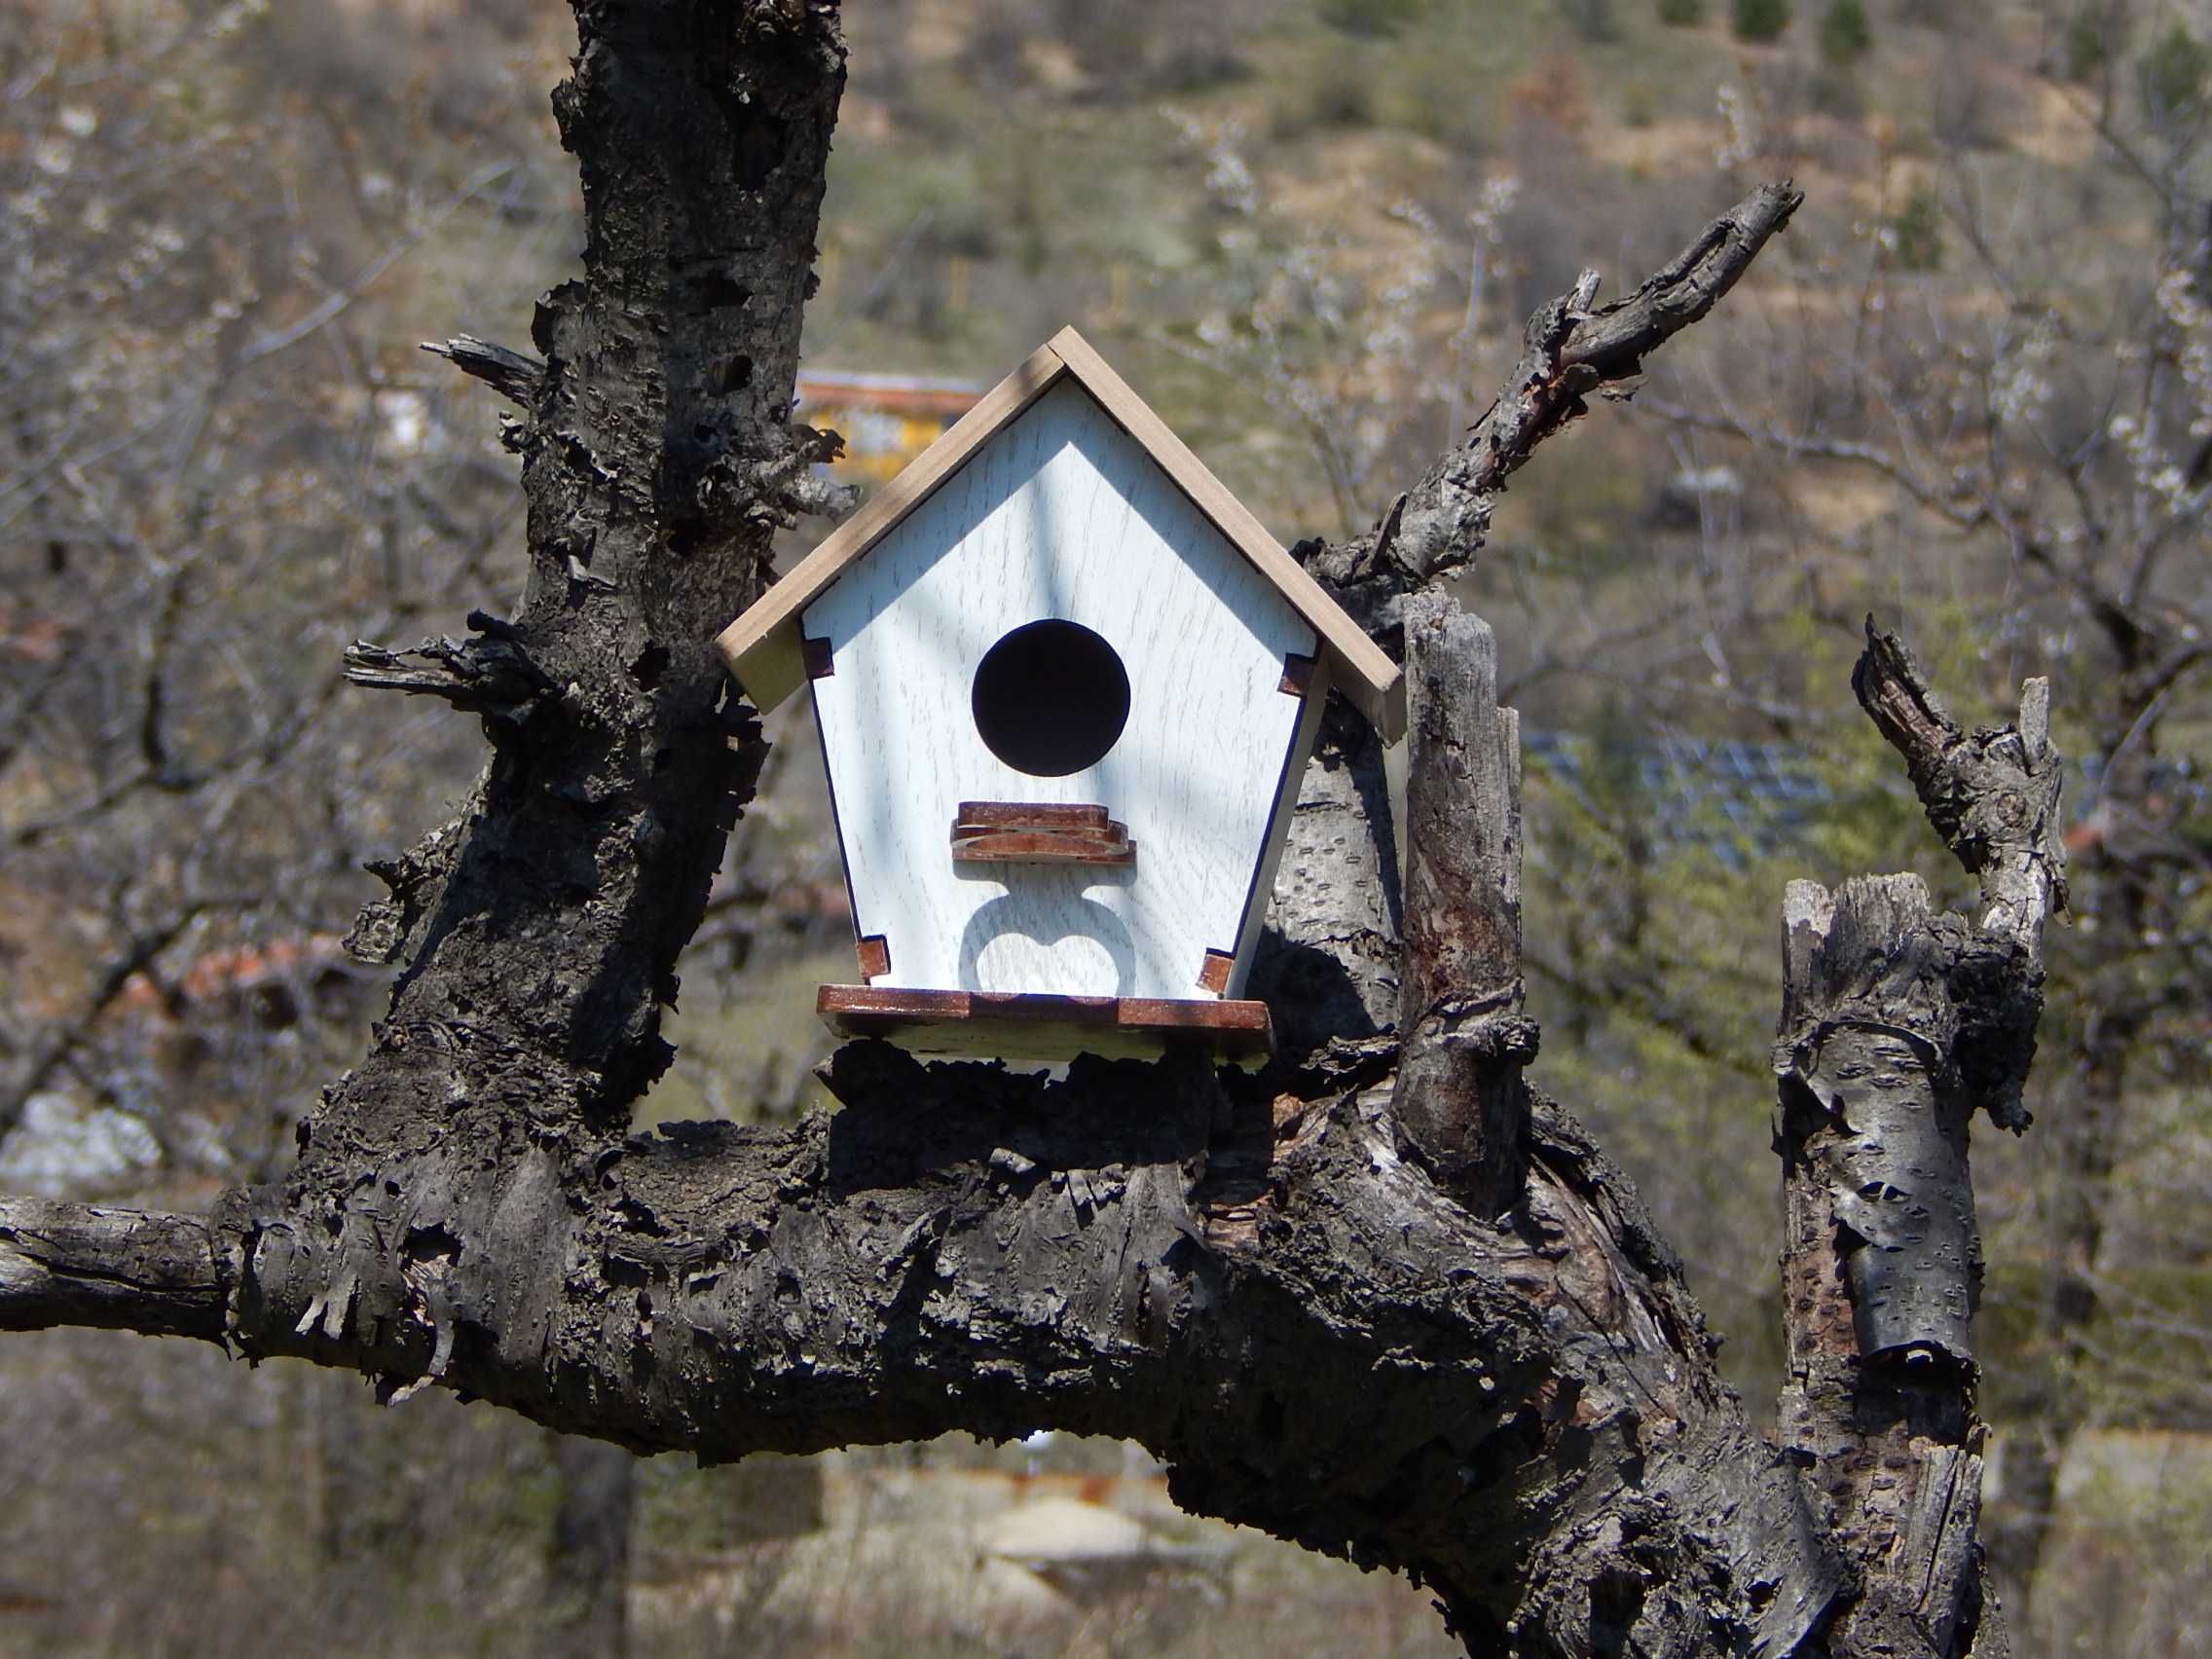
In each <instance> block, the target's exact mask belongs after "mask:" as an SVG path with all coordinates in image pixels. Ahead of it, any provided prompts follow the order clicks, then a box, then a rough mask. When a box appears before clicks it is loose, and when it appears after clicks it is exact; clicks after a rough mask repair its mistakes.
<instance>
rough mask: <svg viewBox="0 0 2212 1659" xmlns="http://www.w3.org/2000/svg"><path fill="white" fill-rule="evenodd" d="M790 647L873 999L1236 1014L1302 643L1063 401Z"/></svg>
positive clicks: (889, 542)
mask: <svg viewBox="0 0 2212 1659" xmlns="http://www.w3.org/2000/svg"><path fill="white" fill-rule="evenodd" d="M799 632H800V634H801V636H802V637H803V641H804V649H805V654H806V660H807V664H808V669H807V672H808V673H809V675H810V676H811V677H812V686H813V693H814V701H815V708H816V712H817V715H818V718H819V720H820V725H821V733H822V742H823V748H824V751H825V753H826V755H827V756H828V761H829V770H830V790H831V793H832V797H833V801H834V805H835V810H836V817H837V830H838V835H839V839H840V841H841V842H842V846H843V852H844V858H845V865H846V871H847V876H848V879H849V880H850V883H851V888H852V900H853V908H854V918H855V926H856V929H857V931H858V933H859V934H860V936H861V937H862V939H863V940H864V948H863V960H864V964H865V965H866V976H867V977H868V978H869V980H870V981H871V982H872V983H877V984H890V985H897V986H901V987H912V988H917V989H933V990H946V991H956V990H957V991H1005V992H1026V993H1052V994H1059V995H1066V996H1093V997H1115V998H1170V999H1189V998H1206V997H1219V996H1225V995H1226V996H1235V994H1236V991H1237V988H1238V987H1239V985H1240V983H1241V980H1242V977H1243V972H1244V969H1245V968H1246V967H1247V966H1248V964H1249V959H1250V954H1251V952H1250V948H1249V945H1250V942H1251V940H1252V937H1253V936H1254V935H1255V934H1256V933H1257V929H1258V924H1259V916H1260V912H1261V911H1262V910H1263V909H1264V908H1265V903H1266V893H1265V890H1264V888H1263V887H1262V886H1261V885H1260V884H1261V883H1262V881H1263V880H1264V879H1265V878H1266V877H1267V876H1268V875H1269V874H1271V873H1272V871H1270V869H1269V867H1268V866H1269V865H1270V862H1271V861H1270V860H1269V857H1268V854H1269V852H1270V844H1271V840H1272V838H1273V837H1274V833H1275V831H1276V830H1278V829H1279V826H1280V824H1281V822H1282V820H1283V819H1284V817H1285V815H1286V814H1287V811H1288V808H1289V805H1290V801H1291V798H1292V797H1293V795H1294V793H1295V788H1296V779H1295V776H1294V775H1293V767H1292V761H1293V759H1294V757H1297V756H1302V755H1303V753H1304V751H1305V748H1306V746H1307V745H1308V744H1309V741H1310V717H1311V716H1314V715H1317V713H1318V709H1319V706H1320V701H1321V696H1320V693H1321V691H1322V689H1323V688H1322V686H1321V685H1320V684H1318V683H1316V682H1314V681H1313V680H1311V679H1309V678H1308V677H1307V670H1308V669H1309V668H1310V665H1312V664H1314V662H1315V660H1316V658H1317V657H1318V656H1319V654H1320V652H1319V642H1318V639H1317V636H1316V632H1315V629H1314V627H1313V625H1312V624H1311V623H1310V622H1309V621H1308V620H1307V618H1306V617H1305V616H1303V615H1301V614H1300V612H1299V610H1298V609H1297V608H1294V607H1293V605H1292V604H1291V603H1290V602H1289V601H1288V600H1287V599H1286V598H1285V596H1284V595H1283V593H1282V592H1281V591H1280V589H1279V587H1278V585H1277V583H1275V582H1274V581H1272V580H1271V579H1270V578H1269V577H1268V576H1267V575H1266V574H1264V573H1263V572H1262V571H1259V570H1258V569H1256V568H1255V567H1254V566H1253V564H1252V563H1251V562H1250V560H1249V559H1247V558H1246V557H1245V556H1244V555H1243V554H1242V553H1241V552H1239V550H1238V549H1237V547H1236V546H1235V544H1233V543H1232V542H1231V541H1230V540H1229V538H1228V537H1227V536H1226V535H1224V534H1223V533H1222V531H1221V529H1220V528H1219V527H1218V526H1217V525H1216V524H1215V523H1214V522H1213V520H1212V519H1211V518H1209V517H1208V516H1207V515H1206V514H1205V513H1204V512H1201V511H1200V510H1199V509H1198V506H1197V505H1195V504H1194V502H1193V501H1192V499H1191V498H1190V496H1189V495H1187V494H1186V493H1185V492H1184V490H1183V489H1181V488H1180V487H1179V486H1178V485H1177V483H1176V481H1175V480H1174V479H1173V478H1172V477H1170V476H1169V475H1168V474H1167V473H1166V472H1165V471H1164V470H1163V469H1162V468H1161V465H1160V464H1159V462H1158V461H1156V460H1155V459H1154V457H1153V456H1152V455H1151V454H1150V453H1148V451H1147V450H1146V448H1145V447H1144V446H1143V445H1142V444H1140V443H1138V442H1137V441H1136V440H1135V439H1133V438H1132V437H1131V436H1130V435H1129V433H1128V432H1127V431H1126V430H1124V427H1123V426H1122V425H1121V424H1117V422H1116V421H1115V420H1114V419H1113V418H1112V417H1111V416H1110V415H1109V414H1108V413H1107V411H1106V410H1105V409H1104V408H1103V407H1101V405H1100V403H1099V402H1098V401H1097V400H1096V399H1095V398H1094V397H1093V396H1092V394H1091V393H1090V391H1089V390H1088V389H1087V387H1085V386H1084V384H1082V382H1081V381H1080V380H1078V379H1076V378H1073V377H1069V378H1063V379H1061V380H1059V381H1058V382H1057V383H1056V384H1054V385H1053V386H1051V388H1050V389H1049V390H1047V391H1046V392H1045V393H1044V394H1043V395H1042V396H1040V397H1038V398H1036V399H1035V401H1034V402H1032V403H1030V404H1029V405H1028V406H1027V407H1026V408H1024V409H1022V410H1021V411H1020V413H1018V414H1017V415H1015V416H1014V418H1012V419H1011V420H1009V421H1008V422H1007V423H1006V424H1004V425H1002V426H1000V427H999V428H998V429H997V430H996V431H994V432H992V433H991V434H990V435H989V437H988V438H987V439H985V440H984V441H983V443H982V444H981V446H980V447H979V448H977V450H975V452H974V453H973V454H971V455H969V456H968V457H967V458H966V459H965V461H963V462H962V463H961V464H960V466H959V469H958V470H957V471H956V472H954V473H952V474H951V475H950V476H949V477H948V478H946V479H945V480H944V481H943V482H942V483H941V484H940V485H939V486H938V487H937V488H936V490H935V491H934V493H932V494H931V495H930V496H929V497H928V498H927V499H926V500H924V501H922V502H921V504H920V505H918V506H916V507H914V508H913V509H912V510H911V511H910V512H908V513H907V514H906V515H905V516H904V517H903V519H901V520H900V522H899V523H898V524H897V525H896V526H895V527H893V528H892V529H890V530H889V531H888V532H887V533H886V534H884V535H882V536H881V538H880V539H879V540H877V541H876V542H875V543H874V545H873V546H872V547H871V548H870V550H869V551H868V553H867V555H866V558H864V559H861V560H859V561H858V562H856V563H854V564H852V565H851V566H850V567H849V568H847V569H846V570H844V571H842V573H841V574H839V575H837V577H836V578H835V579H834V581H832V582H831V583H830V585H829V586H828V587H827V588H826V589H825V590H824V591H822V592H821V593H820V594H819V595H818V596H816V597H815V598H813V600H812V601H811V603H809V604H807V605H806V607H805V608H804V610H803V611H802V612H801V613H800V615H799ZM1302 721H1303V722H1304V723H1305V724H1306V727H1307V729H1305V730H1303V731H1302V730H1301V726H1302Z"/></svg>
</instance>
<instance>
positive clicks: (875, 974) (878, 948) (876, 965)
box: [860, 934, 891, 979]
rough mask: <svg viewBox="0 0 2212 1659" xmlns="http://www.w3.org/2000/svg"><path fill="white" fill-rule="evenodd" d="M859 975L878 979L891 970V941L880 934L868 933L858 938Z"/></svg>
mask: <svg viewBox="0 0 2212 1659" xmlns="http://www.w3.org/2000/svg"><path fill="white" fill-rule="evenodd" d="M860 959H861V977H862V978H864V979H880V978H882V977H884V976H885V975H886V974H888V973H890V972H891V941H890V940H887V939H885V938H884V937H883V936H882V935H881V934H868V935H866V936H865V937H864V938H863V939H862V940H860Z"/></svg>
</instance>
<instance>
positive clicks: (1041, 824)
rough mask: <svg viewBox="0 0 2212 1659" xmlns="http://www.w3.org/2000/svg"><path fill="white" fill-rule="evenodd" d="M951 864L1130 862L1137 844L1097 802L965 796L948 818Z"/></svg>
mask: <svg viewBox="0 0 2212 1659" xmlns="http://www.w3.org/2000/svg"><path fill="white" fill-rule="evenodd" d="M952 862H953V863H955V864H1083V865H1132V864H1135V863H1136V862H1137V846H1136V843H1135V842H1134V841H1132V840H1130V839H1129V827H1128V826H1127V825H1126V824H1118V823H1116V822H1115V821H1114V820H1113V819H1111V818H1109V817H1108V816H1107V815H1106V809H1105V808H1104V807H1102V806H1065V805H1053V804H1048V803H1045V802H1041V801H1014V800H964V801H962V802H961V803H960V811H959V815H958V816H957V817H955V818H954V819H953V821H952Z"/></svg>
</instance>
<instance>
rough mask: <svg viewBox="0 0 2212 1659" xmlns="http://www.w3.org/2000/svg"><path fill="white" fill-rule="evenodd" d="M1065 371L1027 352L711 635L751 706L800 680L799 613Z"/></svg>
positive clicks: (1052, 356) (1046, 353)
mask: <svg viewBox="0 0 2212 1659" xmlns="http://www.w3.org/2000/svg"><path fill="white" fill-rule="evenodd" d="M1067 372H1068V366H1067V364H1066V362H1064V361H1063V360H1062V359H1061V357H1060V354H1059V353H1058V352H1057V351H1055V350H1052V349H1051V347H1050V346H1040V347H1039V348H1038V349H1037V350H1034V351H1032V352H1031V353H1030V354H1029V356H1028V357H1027V358H1026V359H1025V360H1024V361H1023V362H1022V364H1021V366H1020V367H1019V368H1017V369H1015V370H1014V373H1012V374H1010V375H1008V376H1007V377H1006V379H1004V380H1002V381H1000V382H999V384H998V385H996V386H994V387H991V389H990V390H988V391H986V392H985V393H983V395H982V396H981V397H979V398H977V400H976V405H975V407H974V408H972V409H970V410H969V411H968V413H967V414H965V415H963V416H961V418H960V419H959V420H958V421H955V422H954V423H953V424H952V425H951V426H950V427H948V428H947V429H946V431H945V433H944V435H943V436H942V437H940V438H939V439H938V441H937V442H936V443H934V444H932V445H930V447H929V448H928V449H926V450H924V451H923V452H922V453H921V454H920V455H918V456H916V457H915V458H914V461H913V462H912V464H910V465H908V466H907V467H905V468H904V469H903V471H902V472H901V473H900V474H899V476H898V477H896V478H894V479H892V480H891V482H890V483H888V484H886V485H885V486H884V487H883V488H882V489H880V490H878V491H876V493H875V494H874V495H873V496H871V497H869V498H868V499H867V502H866V505H864V506H863V507H862V508H861V510H860V511H859V512H857V513H855V514H854V515H853V516H852V517H851V518H849V519H847V520H846V521H845V522H844V523H843V524H841V525H839V526H838V527H837V528H836V529H835V530H833V531H831V532H830V534H829V535H826V536H824V537H823V539H822V543H821V545H820V546H818V547H816V548H815V550H814V551H813V552H811V553H809V554H808V555H807V556H806V557H805V558H803V559H801V560H800V561H799V562H798V563H797V564H796V565H794V566H793V567H792V569H791V571H789V572H788V573H787V574H785V575H784V576H783V577H782V578H780V579H779V580H778V581H777V582H776V583H775V585H774V586H772V587H771V588H769V589H768V591H767V592H766V593H764V594H762V595H761V596H760V597H759V598H758V599H757V600H756V601H755V602H754V603H753V605H752V606H751V607H750V608H748V609H747V610H746V612H745V614H743V615H742V616H740V617H739V618H738V619H737V620H736V621H734V622H732V623H731V624H730V625H729V626H728V627H726V628H724V629H723V630H722V631H721V633H720V634H719V635H718V636H717V637H716V640H715V644H716V645H717V646H718V647H719V649H720V651H721V653H722V657H723V659H724V660H725V661H727V662H728V664H729V666H730V672H731V673H733V674H735V675H736V676H737V680H738V683H739V684H741V685H743V686H744V687H745V690H746V694H747V695H748V696H750V697H751V698H752V699H753V701H754V703H755V705H756V706H757V707H758V708H760V709H761V710H763V711H765V710H768V709H772V708H774V707H775V706H776V705H777V704H778V703H781V702H782V701H783V700H784V699H785V698H786V697H789V696H790V695H791V694H792V693H793V691H796V690H797V689H798V688H799V687H800V686H801V685H804V684H805V683H806V667H805V662H804V660H803V656H802V652H801V647H800V645H799V637H798V629H799V613H800V612H801V611H803V610H804V609H805V608H807V607H808V606H809V605H812V604H813V603H814V601H815V600H816V599H817V598H818V597H820V595H821V594H822V592H823V590H824V589H825V588H827V587H829V585H830V583H831V582H833V581H835V580H836V579H837V577H838V576H839V575H840V574H842V573H843V571H844V569H845V567H846V566H848V565H850V564H852V563H853V562H854V561H855V560H857V559H859V558H860V557H861V556H862V555H863V554H865V553H866V551H867V550H868V549H869V548H870V547H872V546H874V545H875V544H876V542H878V541H880V540H881V539H882V538H883V537H884V536H885V535H889V534H890V533H891V532H892V531H893V530H895V529H897V528H898V526H899V524H900V521H901V520H903V519H904V518H905V517H906V515H907V514H908V513H911V512H912V511H913V510H914V509H915V508H916V507H918V506H920V505H921V504H922V503H923V502H924V501H926V500H928V499H929V498H930V497H931V496H933V495H935V494H936V493H937V489H938V486H939V485H940V484H942V483H943V482H944V481H945V480H946V479H947V478H950V477H951V476H952V475H953V474H954V473H955V472H957V471H959V470H960V467H961V464H962V463H963V462H964V461H967V459H968V458H969V457H970V456H972V455H974V454H975V453H976V452H977V450H978V449H980V448H982V447H983V444H984V441H985V440H986V439H988V438H989V437H990V436H991V434H992V433H993V432H996V431H997V430H998V429H999V428H1000V427H1001V426H1003V425H1005V424H1007V423H1008V422H1009V421H1011V420H1013V419H1014V417H1015V416H1016V415H1018V414H1020V413H1021V412H1022V411H1023V410H1024V409H1026V408H1028V407H1029V406H1030V405H1031V404H1032V403H1034V402H1036V401H1037V399H1038V398H1040V397H1042V396H1044V395H1045V393H1046V392H1047V391H1049V390H1050V389H1051V386H1052V383H1053V382H1054V381H1056V380H1058V379H1059V378H1060V377H1061V376H1062V375H1064V374H1066V373H1067Z"/></svg>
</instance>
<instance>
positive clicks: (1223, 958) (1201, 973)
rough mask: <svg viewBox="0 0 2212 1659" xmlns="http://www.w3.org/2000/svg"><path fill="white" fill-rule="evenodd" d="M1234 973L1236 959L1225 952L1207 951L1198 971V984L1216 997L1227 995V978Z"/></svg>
mask: <svg viewBox="0 0 2212 1659" xmlns="http://www.w3.org/2000/svg"><path fill="white" fill-rule="evenodd" d="M1235 972H1236V958H1235V957H1234V956H1232V955H1231V954H1230V953H1229V952H1228V951H1226V950H1209V951H1207V952H1206V959H1205V962H1204V964H1203V965H1202V966H1200V967H1199V969H1198V983H1199V984H1200V985H1201V986H1203V987H1204V988H1205V989H1207V990H1209V991H1211V992H1213V994H1214V995H1215V996H1217V997H1221V996H1227V995H1228V994H1229V977H1230V976H1231V975H1232V974H1234V973H1235Z"/></svg>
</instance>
